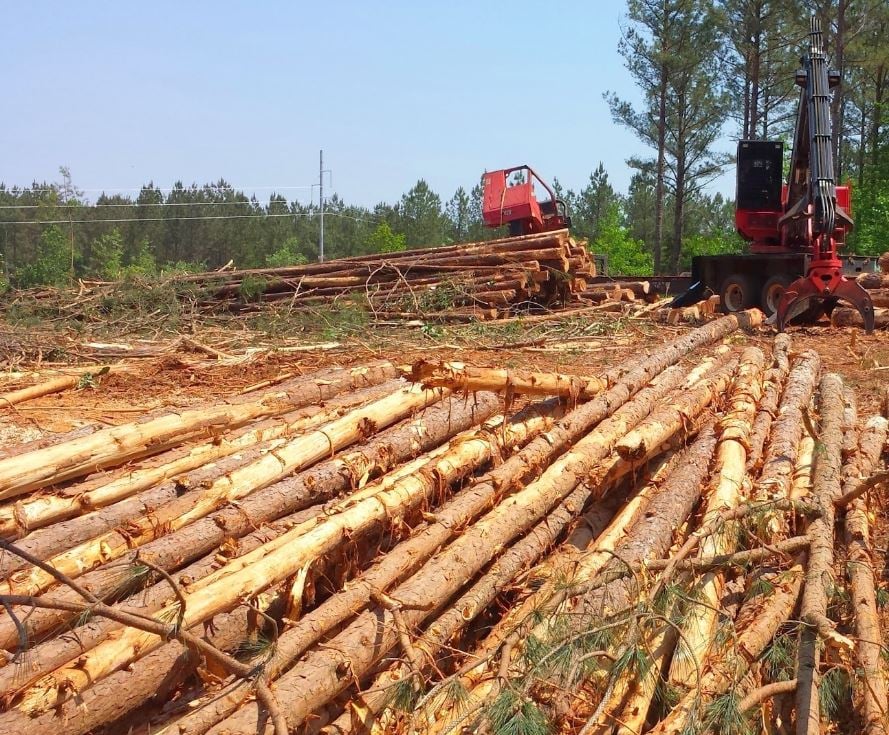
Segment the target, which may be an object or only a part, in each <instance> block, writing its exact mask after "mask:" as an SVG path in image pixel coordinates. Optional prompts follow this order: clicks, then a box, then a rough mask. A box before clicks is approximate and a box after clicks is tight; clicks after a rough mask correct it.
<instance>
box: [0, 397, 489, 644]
mask: <svg viewBox="0 0 889 735" xmlns="http://www.w3.org/2000/svg"><path fill="white" fill-rule="evenodd" d="M496 408H497V399H496V397H495V396H494V395H493V394H491V393H477V394H475V395H474V396H473V397H472V398H471V399H463V398H448V399H446V400H445V401H443V402H442V403H441V404H438V405H434V406H432V407H431V408H429V409H427V410H426V411H424V412H423V413H422V414H421V415H420V416H418V417H417V418H415V419H407V420H405V421H403V422H402V423H401V424H399V425H397V426H395V427H393V428H392V429H389V430H387V431H383V432H381V433H380V435H379V436H378V437H376V438H373V439H371V440H370V441H369V442H367V443H366V444H365V445H363V446H362V447H360V448H358V449H355V450H353V451H350V452H347V453H345V454H343V455H340V456H338V457H336V458H335V459H333V460H329V461H327V462H324V463H322V464H319V465H318V466H317V467H314V468H312V469H310V470H307V471H305V472H302V473H299V474H297V475H295V476H294V477H291V478H286V479H283V480H281V481H279V482H276V483H273V484H272V485H270V486H268V487H266V488H264V489H262V490H259V491H257V492H255V493H253V494H251V495H249V496H247V497H246V498H245V499H243V500H241V501H240V503H239V504H237V505H236V506H231V507H223V508H221V509H220V510H217V511H215V512H214V513H211V514H210V515H209V516H207V517H206V518H203V519H201V520H199V521H197V522H195V523H192V524H190V525H188V526H186V527H184V528H182V529H180V530H179V531H176V532H173V533H169V534H167V535H165V536H162V537H161V538H159V539H157V540H156V541H154V542H152V543H150V544H147V545H146V546H144V547H142V549H140V550H139V551H138V552H136V551H133V552H130V554H129V555H128V556H126V557H124V558H123V559H122V560H120V561H119V562H118V563H117V564H114V565H103V566H102V567H100V568H98V569H96V570H94V571H92V572H89V573H87V574H85V575H84V576H83V577H82V578H81V580H80V582H81V584H83V585H84V586H86V587H87V588H89V589H90V590H91V591H92V592H93V593H94V594H96V595H99V596H101V597H105V596H107V595H111V594H113V593H114V592H115V590H117V589H118V588H119V587H120V585H121V583H122V582H121V579H122V577H123V578H124V579H127V578H128V576H129V575H127V574H126V570H127V569H129V568H130V567H131V566H132V565H133V564H136V563H137V554H141V555H142V556H143V557H147V558H149V559H150V560H151V561H152V562H153V563H154V564H155V565H156V566H159V567H161V568H163V569H166V570H168V571H172V570H173V569H175V568H176V567H177V566H181V565H183V564H187V563H188V562H190V561H192V560H194V559H196V558H198V557H200V556H201V555H202V554H206V553H209V552H210V551H211V550H212V549H213V548H215V547H217V546H220V545H222V544H223V543H224V542H225V539H226V538H232V537H237V536H239V535H243V534H245V533H248V532H249V531H250V530H251V529H252V528H255V527H257V526H261V525H262V524H263V523H268V522H270V521H273V520H275V519H277V518H280V517H281V516H283V515H286V514H289V513H293V512H295V511H297V510H300V509H303V508H306V507H308V506H310V505H312V504H314V503H316V502H324V501H327V500H330V499H331V498H334V497H335V496H337V495H340V494H343V493H345V492H347V491H349V490H352V489H354V488H357V487H360V486H361V485H362V484H364V483H365V482H366V481H367V479H368V478H373V477H376V476H380V475H385V474H386V473H387V472H389V471H390V470H392V469H393V468H394V467H395V466H396V465H397V464H399V463H401V462H404V461H407V460H410V459H413V458H414V457H416V456H418V455H419V454H420V453H423V452H429V451H433V450H434V449H435V448H437V447H439V446H440V445H441V444H442V443H443V442H446V441H447V440H448V439H450V438H451V437H452V436H454V435H455V434H457V433H458V432H463V431H467V430H468V429H469V428H470V427H471V426H474V425H475V424H478V423H479V422H481V421H483V420H485V419H487V418H488V417H490V416H491V415H492V414H493V412H494V411H495V410H496ZM122 570H123V572H122ZM55 596H57V597H58V598H59V599H62V600H72V599H75V598H74V596H73V595H72V594H71V591H70V590H66V589H60V590H59V591H58V593H56V595H54V597H55ZM69 617H70V616H68V615H66V614H65V613H63V612H60V611H56V610H38V611H35V612H34V613H32V614H31V615H30V616H29V617H28V622H27V625H28V630H29V632H30V634H31V635H32V636H39V635H41V634H43V633H44V632H45V631H47V630H51V629H52V628H54V627H56V626H59V625H61V624H63V623H64V622H65V621H66V620H67V619H68V618H69ZM0 641H2V643H0V647H6V648H9V649H10V650H11V649H12V648H13V647H14V646H16V645H17V642H18V631H17V630H16V627H15V625H13V623H12V621H11V620H9V619H3V618H0Z"/></svg>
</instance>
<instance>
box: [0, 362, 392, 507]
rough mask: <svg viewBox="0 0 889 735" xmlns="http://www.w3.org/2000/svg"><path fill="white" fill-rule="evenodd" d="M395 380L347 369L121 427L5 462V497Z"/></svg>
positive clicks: (375, 370)
mask: <svg viewBox="0 0 889 735" xmlns="http://www.w3.org/2000/svg"><path fill="white" fill-rule="evenodd" d="M394 377H396V371H395V367H394V366H393V365H391V364H382V365H378V366H373V367H369V368H368V367H365V368H352V369H350V370H343V371H341V372H340V374H339V375H338V379H334V380H330V379H328V380H325V381H322V382H318V383H316V382H314V381H313V380H312V379H311V378H307V379H306V380H305V381H303V382H302V383H301V384H300V385H299V386H297V387H294V388H293V389H292V390H291V391H280V392H278V393H273V394H269V395H268V396H266V397H264V398H263V399H261V400H259V401H256V402H254V403H246V402H245V403H240V404H236V405H224V406H217V407H215V408H210V409H206V410H187V411H182V412H180V413H174V414H168V415H165V416H161V417H158V418H156V419H153V420H151V421H149V422H147V423H144V424H138V423H137V424H125V425H122V426H115V427H113V428H110V429H103V430H101V431H97V432H94V433H92V434H89V435H87V436H84V437H81V438H78V439H73V440H71V441H68V442H66V443H64V444H60V445H57V446H51V447H46V448H45V449H38V450H36V451H34V452H31V453H29V454H26V455H20V456H17V457H12V458H8V459H4V460H0V499H5V498H11V497H14V496H17V495H21V494H22V493H25V492H27V491H28V490H33V489H35V488H39V487H43V486H45V485H48V484H52V483H57V482H61V481H63V480H68V479H72V478H74V477H80V476H82V475H85V474H87V473H89V472H94V471H95V470H96V469H98V468H100V467H108V466H113V465H118V464H123V463H124V462H127V461H130V460H132V459H135V458H138V457H142V456H146V455H149V454H157V453H158V452H160V451H163V450H164V449H168V448H170V447H173V446H176V445H178V444H181V443H183V442H185V441H188V440H192V439H195V438H199V437H202V436H207V435H208V434H210V435H212V434H213V433H216V432H218V430H219V428H220V427H223V426H224V427H227V428H228V429H234V428H237V427H239V426H243V425H245V424H247V423H249V422H251V421H256V420H257V419H261V418H267V417H269V416H275V415H279V414H282V413H286V412H287V411H292V410H293V409H295V408H300V407H302V406H305V405H308V404H310V403H313V402H315V401H317V400H319V399H321V400H323V399H324V398H326V397H330V396H333V395H335V394H336V393H339V392H340V391H342V390H349V389H355V388H358V387H362V386H366V385H373V384H375V383H381V382H383V381H385V380H390V379H392V378H394Z"/></svg>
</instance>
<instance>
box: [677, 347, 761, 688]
mask: <svg viewBox="0 0 889 735" xmlns="http://www.w3.org/2000/svg"><path fill="white" fill-rule="evenodd" d="M764 365H765V356H764V355H763V353H762V351H761V350H760V349H759V348H758V347H750V348H747V349H746V350H744V352H743V353H742V355H741V360H740V364H739V365H738V371H737V375H736V376H735V377H734V380H733V382H732V388H731V393H730V396H729V399H728V401H729V404H728V406H727V408H726V410H725V413H724V415H723V417H722V418H721V419H720V421H719V423H718V425H717V434H718V436H719V439H718V445H717V448H716V460H715V463H714V468H713V481H712V482H711V483H710V486H709V487H708V489H707V491H706V494H705V497H706V506H705V508H704V514H703V518H702V520H701V525H702V526H709V525H711V524H713V523H714V522H715V521H716V519H717V518H718V517H719V516H720V515H721V514H722V513H723V512H724V511H726V510H732V509H734V508H735V507H737V506H738V504H739V503H740V502H741V499H742V497H744V496H746V495H747V493H748V491H749V481H748V478H747V471H746V465H747V446H748V440H749V436H750V429H751V425H752V424H753V419H754V416H755V414H756V408H757V405H758V403H759V400H760V398H761V397H762V373H763V368H764ZM737 538H738V536H737V532H736V529H735V528H734V527H732V526H730V525H729V526H725V527H723V528H722V530H721V531H720V532H718V533H715V534H711V535H708V536H706V537H705V538H704V539H702V541H701V543H700V545H699V547H698V553H699V555H700V556H715V555H717V554H731V553H733V552H734V551H735V550H736V547H737ZM723 582H724V577H723V574H722V573H721V572H715V571H714V572H706V573H705V574H704V575H703V576H702V577H700V578H699V579H698V580H696V581H695V583H694V585H693V586H692V588H691V590H690V591H689V592H688V596H689V597H690V598H692V599H694V600H695V601H696V602H695V604H693V605H690V606H689V610H688V615H687V617H686V618H685V619H684V620H683V623H682V626H681V627H682V631H683V632H682V639H683V643H684V645H683V647H682V649H681V651H680V652H679V654H677V655H676V656H674V658H673V662H672V664H671V666H670V682H671V683H672V684H674V685H676V686H682V687H691V686H693V685H694V678H695V676H696V674H697V672H698V671H700V670H701V669H702V667H703V666H704V662H705V659H706V657H707V656H708V653H709V651H710V645H711V642H712V640H713V631H714V629H715V627H716V624H717V622H718V621H717V611H718V610H719V601H720V599H721V598H722V591H723ZM680 654H681V655H680Z"/></svg>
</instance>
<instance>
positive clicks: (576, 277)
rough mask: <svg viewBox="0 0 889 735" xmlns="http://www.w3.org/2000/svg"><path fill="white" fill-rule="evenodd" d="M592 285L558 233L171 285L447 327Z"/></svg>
mask: <svg viewBox="0 0 889 735" xmlns="http://www.w3.org/2000/svg"><path fill="white" fill-rule="evenodd" d="M595 275H596V270H595V264H594V262H593V259H592V257H591V256H590V254H589V252H588V251H587V249H586V244H585V242H575V241H574V239H573V238H571V237H570V236H569V233H568V230H558V231H554V232H546V233H540V234H534V235H523V236H519V237H507V238H501V239H497V240H488V241H481V242H468V243H457V244H453V245H446V246H442V247H428V248H420V249H415V250H405V251H402V252H393V253H381V254H374V255H362V256H356V257H351V258H342V259H339V260H331V261H328V262H325V263H310V264H305V265H294V266H286V267H279V268H256V269H248V270H227V271H213V272H207V273H191V274H185V275H177V276H172V277H171V278H170V283H173V284H175V285H178V286H181V287H183V288H186V287H187V288H191V289H193V290H192V291H189V292H188V298H192V299H196V301H197V304H198V306H199V308H200V309H202V310H216V311H218V310H226V311H232V312H247V311H252V310H256V309H259V308H262V304H264V303H266V304H267V303H279V304H281V303H286V304H288V305H290V306H292V307H295V308H299V307H309V308H311V307H318V306H324V305H329V304H333V303H336V304H350V303H351V304H354V305H358V306H360V307H361V308H366V309H368V310H369V311H372V312H373V313H374V314H380V315H386V314H395V315H401V316H408V317H410V316H427V315H429V314H432V315H434V314H435V313H436V312H443V311H447V313H448V315H449V316H451V317H459V316H460V315H463V316H466V317H467V318H474V319H485V318H494V317H496V316H499V315H505V314H509V313H511V312H513V311H515V310H526V311H527V310H529V309H532V310H533V308H534V307H541V306H542V307H553V306H559V305H562V304H565V303H567V302H571V301H576V300H577V298H578V295H579V294H581V293H584V292H585V290H586V288H587V279H588V278H591V277H593V276H595ZM115 288H117V284H116V283H111V282H96V281H90V282H84V283H83V284H82V288H81V291H80V293H79V295H78V298H80V299H89V298H91V297H94V296H97V295H111V294H113V292H114V290H115ZM194 291H197V293H194ZM22 295H28V296H30V297H31V298H33V299H35V300H37V301H41V300H46V301H49V300H51V299H53V298H57V293H56V291H54V290H53V289H47V288H41V289H34V290H32V291H30V292H27V293H26V294H23V293H22V292H20V293H18V294H13V296H12V297H11V298H20V297H21V296H22Z"/></svg>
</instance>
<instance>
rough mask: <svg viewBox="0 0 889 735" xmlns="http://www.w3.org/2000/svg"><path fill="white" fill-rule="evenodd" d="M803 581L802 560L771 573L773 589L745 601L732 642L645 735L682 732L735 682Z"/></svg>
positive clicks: (774, 629) (784, 613) (788, 611)
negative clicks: (743, 623) (740, 624)
mask: <svg viewBox="0 0 889 735" xmlns="http://www.w3.org/2000/svg"><path fill="white" fill-rule="evenodd" d="M802 580H803V567H802V563H801V562H799V561H797V563H795V564H794V565H793V566H792V567H791V568H790V569H789V570H787V571H784V572H781V573H778V574H775V575H773V576H772V579H771V580H770V583H771V584H772V585H773V586H774V590H773V591H772V592H771V593H770V594H769V595H768V596H766V595H756V596H754V597H752V598H751V599H750V600H749V601H747V602H745V603H744V605H743V606H742V608H741V611H740V612H739V614H738V617H739V618H742V617H745V618H747V619H748V620H750V624H749V625H747V626H746V627H745V628H744V629H743V630H742V631H741V633H740V634H739V635H738V637H737V639H736V641H735V644H734V645H733V646H730V647H728V648H727V650H726V652H725V653H724V654H723V656H721V657H720V658H719V659H716V660H714V662H713V667H712V668H711V669H710V670H708V671H706V672H704V674H703V676H702V677H701V680H700V682H698V684H697V686H696V687H695V688H694V689H693V690H692V691H690V692H688V693H687V694H685V695H684V696H683V697H682V699H681V700H680V702H679V704H678V705H677V706H675V707H673V708H672V709H671V710H670V712H669V714H668V715H667V717H666V718H665V719H664V720H662V721H661V722H659V723H658V724H657V725H655V726H654V727H653V728H652V729H651V730H649V735H682V733H685V732H687V729H686V728H687V726H688V724H689V722H690V721H693V718H694V717H695V715H696V713H697V712H699V708H700V707H704V706H706V705H707V704H708V703H709V702H711V701H713V700H714V699H716V698H717V697H719V696H721V695H722V694H724V693H725V692H727V691H728V690H729V689H731V688H733V687H734V686H736V685H737V683H738V682H739V680H740V679H741V678H743V676H744V675H745V674H746V673H747V671H748V670H749V669H750V664H751V662H753V661H756V660H757V659H758V658H759V657H760V656H761V655H762V652H763V651H764V650H765V649H766V647H767V646H768V644H769V643H770V642H771V641H772V639H773V638H774V637H775V634H776V633H777V632H778V629H779V628H780V627H781V625H783V624H784V623H785V622H786V621H787V619H788V618H789V617H790V615H791V614H792V613H793V610H794V608H795V607H796V602H797V598H798V597H799V592H800V587H801V586H802Z"/></svg>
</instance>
